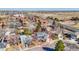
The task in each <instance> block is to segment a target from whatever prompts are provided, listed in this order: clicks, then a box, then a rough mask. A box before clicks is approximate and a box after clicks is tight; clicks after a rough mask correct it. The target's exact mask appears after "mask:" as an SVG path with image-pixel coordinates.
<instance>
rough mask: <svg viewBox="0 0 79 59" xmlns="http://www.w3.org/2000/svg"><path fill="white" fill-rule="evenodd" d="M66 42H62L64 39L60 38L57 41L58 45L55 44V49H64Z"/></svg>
mask: <svg viewBox="0 0 79 59" xmlns="http://www.w3.org/2000/svg"><path fill="white" fill-rule="evenodd" d="M64 48H65V46H64V43H63V42H62V40H59V41H58V42H57V43H56V46H55V51H64Z"/></svg>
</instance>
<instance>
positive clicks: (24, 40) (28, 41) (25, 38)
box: [20, 35, 32, 47]
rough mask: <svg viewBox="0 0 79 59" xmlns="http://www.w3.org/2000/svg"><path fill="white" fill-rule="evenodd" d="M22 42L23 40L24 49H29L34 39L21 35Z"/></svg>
mask: <svg viewBox="0 0 79 59" xmlns="http://www.w3.org/2000/svg"><path fill="white" fill-rule="evenodd" d="M20 40H21V43H22V44H23V46H24V47H28V45H29V44H30V43H31V41H32V37H31V36H26V35H20Z"/></svg>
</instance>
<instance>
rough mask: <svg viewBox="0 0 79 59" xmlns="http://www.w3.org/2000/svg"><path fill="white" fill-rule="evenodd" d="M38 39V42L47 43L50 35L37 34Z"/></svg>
mask: <svg viewBox="0 0 79 59" xmlns="http://www.w3.org/2000/svg"><path fill="white" fill-rule="evenodd" d="M36 38H37V39H38V40H43V41H46V40H47V38H48V34H47V33H45V32H37V33H36Z"/></svg>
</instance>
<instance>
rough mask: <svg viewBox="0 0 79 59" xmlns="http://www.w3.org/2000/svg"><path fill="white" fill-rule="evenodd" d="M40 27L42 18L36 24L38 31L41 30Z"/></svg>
mask: <svg viewBox="0 0 79 59" xmlns="http://www.w3.org/2000/svg"><path fill="white" fill-rule="evenodd" d="M40 28H41V22H40V20H39V21H38V23H37V26H36V30H35V31H36V32H38V31H39V30H40Z"/></svg>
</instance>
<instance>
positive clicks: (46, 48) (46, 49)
mask: <svg viewBox="0 0 79 59" xmlns="http://www.w3.org/2000/svg"><path fill="white" fill-rule="evenodd" d="M42 49H43V50H45V51H55V49H53V48H49V47H42Z"/></svg>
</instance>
